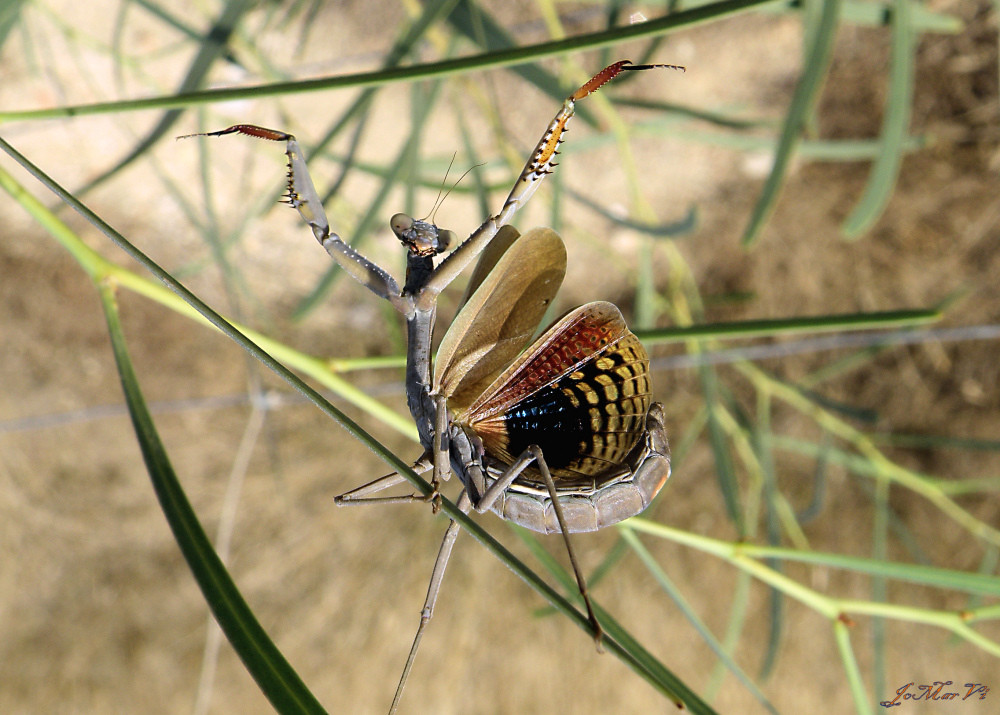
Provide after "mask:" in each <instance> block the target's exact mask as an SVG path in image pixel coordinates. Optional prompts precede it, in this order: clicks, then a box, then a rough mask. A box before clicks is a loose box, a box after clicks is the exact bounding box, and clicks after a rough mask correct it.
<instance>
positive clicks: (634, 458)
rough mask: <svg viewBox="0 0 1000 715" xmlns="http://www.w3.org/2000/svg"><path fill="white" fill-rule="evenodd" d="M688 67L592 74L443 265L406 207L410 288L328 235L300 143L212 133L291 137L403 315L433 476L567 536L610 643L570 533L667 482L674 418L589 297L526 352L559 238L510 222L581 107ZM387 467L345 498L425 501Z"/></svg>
mask: <svg viewBox="0 0 1000 715" xmlns="http://www.w3.org/2000/svg"><path fill="white" fill-rule="evenodd" d="M659 67H665V68H673V69H683V68H681V67H677V66H675V65H633V64H631V63H630V62H629V61H627V60H624V61H621V62H616V63H615V64H613V65H610V66H608V67H606V68H605V69H603V70H602V71H601V72H599V73H598V74H596V75H595V76H594V77H593V78H592V79H591V80H590V81H589V82H587V83H585V84H584V85H582V86H581V87H580V88H579V89H578V90H577V91H576V92H574V93H573V94H572V95H570V96H569V97H568V98H567V99H566V101H565V102H564V103H563V106H562V108H561V109H560V111H559V112H558V113H557V114H556V116H555V118H554V119H553V120H552V122H551V123H550V124H549V127H548V128H547V129H546V131H545V133H544V134H543V136H542V138H541V140H540V141H539V142H538V145H537V146H536V147H535V150H534V151H533V152H532V154H531V157H530V158H529V160H528V162H527V164H526V165H525V167H524V169H523V170H522V172H521V174H520V176H519V177H518V179H517V181H516V182H515V184H514V186H513V188H512V190H511V192H510V195H509V196H508V197H507V200H506V201H505V202H504V205H503V208H501V210H500V212H499V213H497V214H496V215H494V216H490V217H489V218H487V219H486V221H485V222H484V223H483V224H482V225H481V226H480V227H479V228H478V229H476V231H474V232H473V233H472V234H471V235H470V236H469V237H468V238H467V239H466V240H465V241H464V242H463V243H462V244H461V245H460V246H458V248H456V249H455V250H454V251H453V252H452V253H451V254H450V255H449V256H447V257H446V258H445V259H444V260H442V261H441V262H440V263H439V264H438V265H437V266H435V265H434V258H435V257H436V256H438V255H439V254H441V253H443V252H444V251H445V249H446V248H447V246H448V245H449V244H450V243H452V242H453V240H454V234H453V233H452V232H451V231H445V230H440V229H438V227H437V226H435V225H434V224H433V223H429V222H426V221H422V220H418V219H413V218H410V217H409V216H406V215H404V214H396V215H395V216H393V217H392V219H391V220H390V226H391V227H392V230H393V232H394V233H395V234H396V236H397V237H398V238H399V240H400V241H401V242H402V243H403V244H404V245H405V246H406V247H407V249H408V251H407V270H406V280H405V283H404V285H403V287H402V288H400V287H399V285H398V284H397V282H396V280H395V279H394V278H393V277H392V276H391V275H389V273H388V272H387V271H385V270H383V269H382V268H380V267H379V266H377V265H376V264H374V263H372V262H371V261H369V260H368V259H366V258H365V257H364V256H362V255H361V254H359V253H358V252H357V251H355V250H354V249H353V248H351V247H350V246H348V245H347V244H346V243H344V241H343V240H342V239H341V238H340V236H338V235H337V234H336V233H333V232H332V231H331V230H330V225H329V222H328V220H327V218H326V214H325V212H324V210H323V206H322V204H321V201H320V199H319V196H318V194H317V193H316V190H315V188H314V187H313V184H312V180H311V178H310V176H309V172H308V170H307V168H306V162H305V159H304V157H303V154H302V150H301V148H300V147H299V144H298V142H297V141H296V140H295V137H294V136H292V135H290V134H287V133H285V132H280V131H275V130H272V129H264V128H262V127H257V126H254V125H249V124H239V125H235V126H232V127H229V128H228V129H223V130H221V131H217V132H209V133H208V135H209V136H218V135H222V134H230V133H240V134H246V135H248V136H253V137H258V138H262V139H269V140H273V141H284V142H286V153H287V156H288V187H287V188H288V191H287V194H286V195H285V200H286V201H287V202H288V203H289V204H291V205H292V206H293V207H294V208H296V209H297V210H298V212H299V213H300V214H301V216H302V218H303V219H304V220H305V221H306V223H308V224H309V226H310V227H311V228H312V231H313V235H314V236H315V237H316V238H317V240H319V242H320V243H321V244H322V245H323V247H324V248H325V249H326V251H327V252H328V253H329V254H330V255H331V256H332V257H333V258H334V259H335V260H336V261H337V263H338V264H340V266H341V267H343V269H344V270H346V271H347V272H348V273H349V274H350V275H351V276H352V277H353V278H354V279H355V280H357V281H358V282H359V283H361V284H362V285H364V286H366V287H367V288H368V289H369V290H371V291H372V292H373V293H375V294H376V295H377V296H379V297H380V298H384V299H385V300H388V301H389V302H390V303H391V304H392V305H393V306H394V307H395V308H396V310H398V311H399V312H400V313H402V314H403V316H404V317H405V318H406V325H407V360H406V397H407V405H408V407H409V410H410V413H411V414H412V415H413V419H414V420H415V422H416V425H417V430H418V433H419V435H420V442H421V445H422V447H423V449H424V454H423V456H421V458H420V459H419V460H418V461H417V462H416V464H415V469H417V470H419V471H428V470H433V477H432V485H433V486H434V493H435V494H436V492H437V486H438V485H439V483H440V482H441V481H442V480H445V479H447V478H448V476H449V475H450V473H451V471H455V473H456V474H458V476H459V479H460V480H461V482H462V485H463V487H464V489H463V491H462V494H461V496H460V498H459V500H458V504H457V505H458V507H459V509H461V510H462V511H463V512H466V513H468V512H469V510H470V509H475V510H476V511H477V512H480V513H482V512H485V511H486V510H493V511H494V512H496V513H497V514H498V515H500V516H501V517H502V518H505V519H509V520H511V521H514V522H516V523H518V524H521V525H523V526H526V527H528V528H530V529H533V530H535V531H540V532H544V533H562V534H563V535H564V539H565V542H566V548H567V551H568V553H569V556H570V561H571V563H572V566H573V569H574V571H575V573H576V578H577V582H578V584H579V589H580V594H581V596H582V597H583V601H584V603H585V605H586V608H587V613H588V616H589V619H590V623H591V625H592V628H593V636H594V639H595V641H596V642H597V644H598V647H600V639H601V637H602V630H601V626H600V624H599V623H598V621H597V618H596V616H595V615H594V611H593V608H592V607H591V604H590V599H589V597H588V595H587V590H586V582H585V580H584V577H583V574H582V573H581V571H580V568H579V566H578V564H577V560H576V558H575V556H574V554H573V549H572V545H571V543H570V539H569V536H568V534H569V533H570V532H575V531H594V530H596V529H599V528H602V527H604V526H608V525H610V524H613V523H616V522H618V521H621V520H622V519H626V518H628V517H630V516H634V515H635V514H638V513H639V512H641V511H642V510H643V509H645V508H646V506H647V505H648V504H649V502H650V501H651V500H652V498H653V497H654V496H655V495H656V493H657V491H659V489H660V488H661V487H662V486H663V484H664V483H665V482H666V480H667V478H668V477H669V476H670V457H669V449H668V446H667V439H666V433H665V430H664V427H663V409H662V406H661V405H660V404H659V403H651V402H650V393H651V388H650V385H649V377H648V358H647V356H646V353H645V350H644V349H643V348H642V345H641V344H640V343H639V341H638V339H636V337H635V336H634V335H633V334H632V333H631V332H629V330H628V329H627V328H626V327H625V323H624V320H623V319H622V316H621V313H620V312H619V311H618V309H617V308H616V307H615V306H614V305H612V304H610V303H604V302H598V303H589V304H587V305H585V306H582V307H580V308H577V309H576V310H574V311H571V312H570V313H569V314H567V315H566V316H564V317H563V318H562V319H560V320H559V321H557V322H556V323H555V324H554V325H553V326H552V327H551V328H550V329H549V330H548V331H546V333H545V334H544V335H542V336H541V337H540V338H539V339H538V340H537V341H535V342H534V343H533V344H532V345H531V346H529V347H527V349H526V350H524V353H523V354H521V355H520V357H518V355H519V353H521V351H522V350H523V349H524V348H525V346H527V344H528V342H529V340H530V338H531V336H532V334H533V333H534V331H535V329H536V327H537V326H538V323H539V322H540V321H541V319H542V316H543V314H544V312H545V309H546V307H547V306H548V304H549V303H550V302H551V300H552V299H553V298H554V296H555V294H556V291H557V290H558V288H559V285H560V283H561V282H562V279H563V276H564V274H565V269H566V251H565V247H564V246H563V243H562V240H561V239H560V238H559V236H558V235H556V234H555V232H553V231H551V230H549V229H533V230H532V231H529V232H528V233H527V234H525V235H524V236H519V235H518V233H517V231H515V230H514V229H513V228H511V227H510V226H509V225H508V224H509V222H510V220H511V219H512V218H513V216H514V214H515V213H516V212H517V210H518V209H519V208H520V207H521V206H523V205H524V204H525V203H526V202H527V201H528V199H529V198H531V195H532V194H533V193H534V192H535V190H536V189H537V188H538V186H539V184H540V183H541V181H542V179H544V178H545V176H546V175H548V174H550V173H552V171H553V169H554V167H555V166H556V163H555V161H554V159H555V157H556V155H557V153H558V152H557V149H558V147H559V145H560V143H561V142H562V140H563V133H564V132H565V130H566V125H567V123H568V122H569V120H570V119H571V118H572V117H573V114H574V111H575V103H576V102H577V101H578V100H580V99H583V98H584V97H586V96H587V95H588V94H590V93H592V92H594V91H596V90H597V89H599V88H600V87H601V86H602V85H604V84H605V83H606V82H608V81H610V80H612V79H613V78H614V77H615V76H617V75H618V74H620V73H621V72H623V71H627V70H633V71H634V70H647V69H653V68H659ZM477 256H479V258H480V260H479V264H478V265H477V267H476V271H475V273H474V275H473V278H472V281H471V283H470V287H469V291H468V295H469V298H468V300H467V301H466V303H465V305H464V307H463V308H462V310H461V311H460V312H459V314H458V316H456V318H455V320H454V321H453V323H452V325H451V326H450V328H449V330H448V331H447V333H446V334H445V336H444V338H443V339H442V342H441V345H440V348H439V350H438V355H437V361H436V364H435V369H434V371H433V375H432V370H431V340H432V336H433V326H434V316H435V310H436V305H437V298H438V295H439V294H440V293H441V291H442V290H444V288H445V287H447V286H448V285H449V284H450V283H451V282H452V281H453V280H454V279H455V278H456V277H457V276H458V275H459V274H460V273H461V272H462V271H463V270H464V269H465V268H466V267H467V266H468V265H469V264H470V263H471V262H472V260H473V259H475V258H476V257H477ZM402 481H403V477H401V476H400V475H398V474H390V475H387V476H385V477H382V478H380V479H377V480H375V481H373V482H371V483H369V484H366V485H364V486H362V487H359V488H358V489H355V490H353V491H350V492H348V493H346V494H343V495H341V496H339V497H337V499H336V501H337V503H338V504H341V505H344V504H357V503H368V502H373V501H376V502H399V501H413V500H418V499H424V497H422V496H420V497H417V496H414V495H407V496H401V497H378V496H373V495H376V494H379V493H381V492H382V491H383V490H385V489H387V488H389V487H392V486H394V485H396V484H399V483H401V482H402ZM457 536H458V524H457V523H456V522H454V521H452V522H451V523H450V524H449V526H448V529H447V531H446V533H445V537H444V540H443V542H442V544H441V548H440V550H439V552H438V558H437V560H436V561H435V564H434V569H433V572H432V575H431V580H430V585H429V587H428V592H427V597H426V599H425V601H424V606H423V609H422V611H421V615H420V625H419V626H418V629H417V633H416V636H415V637H414V641H413V645H412V646H411V648H410V653H409V656H408V657H407V661H406V665H405V666H404V669H403V673H402V676H401V678H400V681H399V685H398V686H397V689H396V693H395V697H394V698H393V703H392V706H391V710H390V712H394V711H395V710H396V708H397V706H398V704H399V700H400V697H401V695H402V692H403V688H404V686H405V684H406V679H407V676H408V674H409V672H410V668H411V666H412V664H413V659H414V657H415V655H416V652H417V648H418V646H419V642H420V638H421V635H422V634H423V631H424V628H425V627H426V625H427V623H428V621H429V620H430V618H431V616H432V614H433V611H434V605H435V602H436V600H437V595H438V591H439V589H440V585H441V581H442V579H443V576H444V570H445V567H446V565H447V563H448V559H449V557H450V555H451V550H452V547H453V545H454V542H455V539H456V537H457Z"/></svg>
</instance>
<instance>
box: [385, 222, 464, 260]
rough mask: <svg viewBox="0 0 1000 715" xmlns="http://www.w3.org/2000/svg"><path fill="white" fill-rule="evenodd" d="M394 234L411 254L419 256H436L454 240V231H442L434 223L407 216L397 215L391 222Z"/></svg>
mask: <svg viewBox="0 0 1000 715" xmlns="http://www.w3.org/2000/svg"><path fill="white" fill-rule="evenodd" d="M389 226H390V227H391V228H392V232H393V233H395V234H396V238H398V239H399V240H400V241H401V242H402V243H403V245H405V246H406V247H407V248H408V249H410V253H412V254H414V255H417V256H436V255H438V254H439V253H441V252H442V251H444V249H445V248H447V247H448V243H449V241H450V240H452V239H453V237H454V235H455V234H454V233H453V232H452V231H441V230H439V229H438V227H437V226H435V225H434V224H432V223H428V222H427V221H421V220H419V219H414V218H411V217H409V216H407V215H406V214H402V213H399V214H396V215H395V216H393V217H392V218H391V219H390V220H389Z"/></svg>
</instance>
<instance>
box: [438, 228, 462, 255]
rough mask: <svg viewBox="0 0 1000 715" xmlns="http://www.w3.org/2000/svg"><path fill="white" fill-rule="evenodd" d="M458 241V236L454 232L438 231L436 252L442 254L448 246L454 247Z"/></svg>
mask: <svg viewBox="0 0 1000 715" xmlns="http://www.w3.org/2000/svg"><path fill="white" fill-rule="evenodd" d="M457 241H458V235H457V234H456V233H455V232H454V231H449V230H448V229H446V228H444V229H441V230H440V231H438V245H437V252H438V253H444V251H445V249H447V248H448V246H452V245H454V244H455V243H456V242H457Z"/></svg>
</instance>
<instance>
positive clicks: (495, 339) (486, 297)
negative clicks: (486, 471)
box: [434, 228, 566, 409]
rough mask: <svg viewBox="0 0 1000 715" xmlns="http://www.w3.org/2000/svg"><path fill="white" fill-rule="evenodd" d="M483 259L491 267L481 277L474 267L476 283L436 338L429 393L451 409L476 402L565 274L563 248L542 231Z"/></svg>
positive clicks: (525, 340) (547, 231) (536, 321)
mask: <svg viewBox="0 0 1000 715" xmlns="http://www.w3.org/2000/svg"><path fill="white" fill-rule="evenodd" d="M484 260H485V261H486V263H485V264H483V265H485V266H488V265H491V264H493V269H492V270H491V271H489V273H488V274H487V275H486V276H485V278H484V277H482V273H484V272H485V271H484V270H482V269H481V268H480V267H479V266H477V270H476V274H477V275H478V278H474V280H479V281H481V282H480V283H479V286H478V288H476V290H475V292H474V293H473V294H472V295H471V296H470V298H469V299H468V301H467V302H466V304H465V305H464V306H463V307H462V309H461V310H460V311H459V313H458V315H457V316H455V320H454V321H453V322H452V324H451V326H450V327H449V328H448V332H447V333H445V336H444V338H443V339H442V340H441V345H440V347H439V348H438V353H437V359H436V362H435V366H434V389H435V391H436V392H438V393H439V394H442V395H444V396H445V397H446V398H448V403H449V406H451V407H452V409H463V408H464V407H466V406H468V405H469V404H470V403H472V402H473V401H475V399H476V398H477V397H479V395H480V394H481V393H482V391H483V390H484V389H485V388H486V387H487V386H489V385H490V383H491V382H493V380H494V379H495V378H496V376H497V375H498V374H500V372H501V371H503V369H504V368H505V367H507V366H508V365H510V363H511V362H512V361H513V360H514V358H515V357H517V355H518V353H519V352H521V350H522V349H524V346H525V345H527V344H528V341H529V340H530V339H531V336H532V335H533V334H534V332H535V330H536V329H537V328H538V324H539V323H540V322H541V320H542V317H543V316H544V315H545V311H546V309H547V308H548V306H549V304H550V303H551V302H552V299H553V298H554V297H555V294H556V292H557V291H558V290H559V286H560V285H561V284H562V279H563V276H565V274H566V247H565V246H564V245H563V242H562V239H561V238H559V235H558V234H557V233H556V232H555V231H553V230H551V229H547V228H536V229H532V230H531V231H528V232H527V233H526V234H524V235H523V236H521V237H520V238H517V239H516V240H514V241H513V242H512V243H511V245H510V247H509V248H508V249H507V250H506V252H504V253H503V255H502V256H500V257H499V258H497V257H496V256H495V255H489V256H485V257H484Z"/></svg>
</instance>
